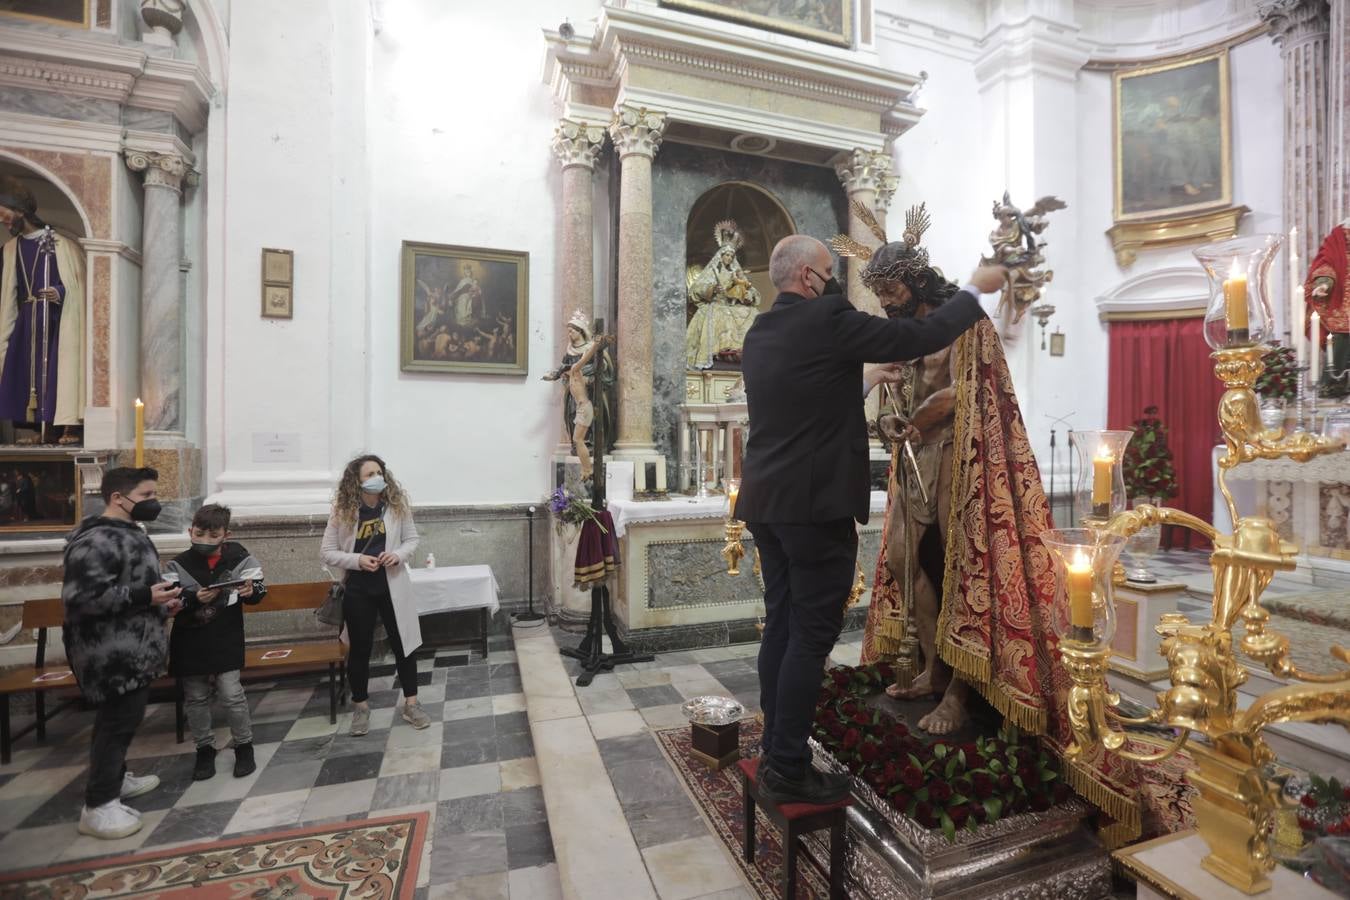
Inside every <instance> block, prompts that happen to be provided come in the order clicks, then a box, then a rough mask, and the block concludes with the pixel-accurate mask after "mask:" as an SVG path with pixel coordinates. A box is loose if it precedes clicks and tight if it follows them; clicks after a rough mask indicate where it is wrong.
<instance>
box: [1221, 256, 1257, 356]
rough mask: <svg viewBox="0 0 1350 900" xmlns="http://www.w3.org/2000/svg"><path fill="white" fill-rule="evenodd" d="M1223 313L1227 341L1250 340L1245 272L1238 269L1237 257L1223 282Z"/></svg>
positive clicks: (1240, 341) (1232, 342)
mask: <svg viewBox="0 0 1350 900" xmlns="http://www.w3.org/2000/svg"><path fill="white" fill-rule="evenodd" d="M1223 303H1224V313H1225V315H1226V317H1227V320H1228V343H1230V344H1236V343H1242V342H1245V341H1248V340H1250V338H1251V330H1250V328H1249V326H1248V322H1247V273H1246V272H1243V271H1241V270H1240V269H1238V260H1237V257H1236V256H1235V257H1233V266H1232V268H1230V269H1229V270H1228V277H1227V278H1226V279H1224V282H1223Z"/></svg>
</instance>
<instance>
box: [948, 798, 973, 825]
mask: <svg viewBox="0 0 1350 900" xmlns="http://www.w3.org/2000/svg"><path fill="white" fill-rule="evenodd" d="M947 815H948V817H950V818H951V820H952V824H953V825H955V826H956V827H957V828H960V827H961V826H963V825H965V824H966V820H967V819H969V818H970V807H969V806H966V805H965V804H964V803H958V804H957V805H956V806H953V807H952V808H951V809H949V810H947Z"/></svg>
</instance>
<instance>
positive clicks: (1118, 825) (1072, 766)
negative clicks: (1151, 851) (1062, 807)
mask: <svg viewBox="0 0 1350 900" xmlns="http://www.w3.org/2000/svg"><path fill="white" fill-rule="evenodd" d="M1064 781H1065V783H1066V784H1068V786H1069V787H1071V788H1073V790H1074V792H1075V793H1076V794H1078V795H1079V796H1080V797H1082V798H1083V799H1084V800H1086V801H1087V802H1089V803H1091V804H1092V805H1093V806H1095V807H1097V808H1099V809H1101V810H1103V811H1104V812H1105V813H1106V814H1107V815H1108V816H1110V817H1111V818H1113V819H1115V821H1114V822H1112V823H1111V824H1110V825H1106V826H1104V827H1103V828H1101V829H1100V832H1099V833H1100V835H1101V838H1102V841H1103V842H1104V843H1105V844H1106V849H1108V850H1114V849H1116V848H1117V847H1122V846H1124V845H1125V844H1128V843H1130V842H1131V841H1133V840H1135V839H1136V838H1138V837H1139V835H1140V834H1141V833H1142V832H1143V830H1144V826H1143V819H1142V814H1141V813H1140V810H1139V803H1138V801H1136V800H1132V799H1130V798H1129V797H1126V796H1125V795H1124V794H1122V793H1120V792H1119V791H1116V790H1114V789H1112V788H1110V787H1108V786H1106V785H1105V784H1103V783H1102V781H1101V779H1100V778H1099V777H1098V776H1097V773H1096V772H1094V771H1092V770H1091V769H1089V768H1087V767H1086V766H1084V765H1082V764H1080V763H1078V762H1075V761H1074V760H1069V759H1066V760H1064Z"/></svg>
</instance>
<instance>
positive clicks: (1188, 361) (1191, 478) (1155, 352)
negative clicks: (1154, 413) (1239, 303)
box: [1106, 318, 1223, 546]
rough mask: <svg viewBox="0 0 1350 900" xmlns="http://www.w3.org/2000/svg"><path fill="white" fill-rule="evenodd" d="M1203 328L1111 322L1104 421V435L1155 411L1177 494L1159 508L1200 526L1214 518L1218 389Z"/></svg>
mask: <svg viewBox="0 0 1350 900" xmlns="http://www.w3.org/2000/svg"><path fill="white" fill-rule="evenodd" d="M1203 327H1204V320H1203V319H1199V318H1192V319H1168V320H1163V321H1156V322H1112V323H1111V357H1110V368H1109V377H1108V381H1107V384H1108V390H1107V406H1106V419H1107V427H1109V428H1130V427H1131V426H1132V425H1133V424H1134V420H1135V419H1138V418H1140V417H1141V416H1143V414H1144V409H1145V407H1149V406H1156V407H1158V417H1159V418H1160V419H1162V422H1163V425H1165V426H1166V427H1167V434H1168V444H1169V446H1170V447H1171V448H1172V456H1173V460H1174V463H1175V465H1176V472H1177V489H1178V492H1179V493H1178V495H1177V496H1176V497H1174V498H1173V499H1171V500H1169V501H1168V504H1167V505H1168V506H1173V507H1176V508H1177V509H1182V510H1185V511H1186V512H1188V513H1191V514H1192V515H1195V516H1199V517H1200V518H1201V519H1204V520H1205V521H1206V522H1208V521H1211V519H1212V517H1213V511H1214V506H1213V501H1214V481H1213V475H1212V474H1211V471H1210V458H1211V454H1212V453H1213V450H1214V445H1215V444H1217V443H1218V442H1219V438H1220V434H1219V422H1218V410H1219V397H1220V396H1222V394H1223V384H1222V383H1221V382H1220V381H1219V380H1218V379H1217V378H1215V377H1214V363H1213V361H1212V360H1211V359H1210V358H1209V354H1210V349H1209V345H1208V344H1206V343H1205V338H1204V333H1203ZM1168 530H1171V529H1168ZM1186 533H1187V534H1189V533H1190V532H1186ZM1174 537H1180V535H1175V536H1174ZM1190 543H1191V541H1190V540H1187V541H1186V544H1187V545H1188V546H1189V545H1190Z"/></svg>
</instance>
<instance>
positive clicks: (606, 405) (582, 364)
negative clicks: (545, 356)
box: [543, 310, 615, 481]
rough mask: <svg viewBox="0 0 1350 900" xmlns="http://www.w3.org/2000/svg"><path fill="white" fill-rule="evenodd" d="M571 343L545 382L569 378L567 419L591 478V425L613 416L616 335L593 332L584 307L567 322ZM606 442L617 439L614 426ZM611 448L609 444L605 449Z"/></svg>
mask: <svg viewBox="0 0 1350 900" xmlns="http://www.w3.org/2000/svg"><path fill="white" fill-rule="evenodd" d="M567 338H568V342H569V346H568V348H567V352H566V353H565V354H563V358H562V363H561V365H559V366H558V368H556V369H554V370H553V371H552V372H549V373H548V374H547V375H545V376H543V380H544V381H559V380H561V381H566V382H567V398H566V400H565V401H564V403H563V419H564V421H565V422H566V424H567V431H568V433H569V434H570V435H571V436H572V451H573V452H574V453H576V455H577V460H578V461H579V462H580V463H581V477H582V480H584V481H590V479H591V472H592V467H593V466H592V462H591V451H590V447H589V446H588V445H587V440H588V439H589V437H590V432H591V425H592V424H594V422H595V420H596V419H597V418H598V419H600V420H601V421H602V422H603V423H605V424H606V425H607V424H608V423H609V422H612V421H613V420H614V419H613V415H612V412H613V409H614V404H613V402H612V401H613V394H614V383H615V377H614V362H613V360H612V359H611V358H610V355H609V352H608V351H607V350H605V347H606V345H608V344H612V343H613V342H614V338H613V336H612V335H607V334H599V335H595V336H592V335H591V324H590V319H589V318H588V317H587V316H586V314H585V313H584V312H582V311H581V310H577V311H576V312H575V313H573V314H572V318H571V319H569V320H568V321H567ZM602 432H603V434H604V435H606V437H605V443H606V445H609V444H612V442H613V440H614V434H613V429H612V428H608V427H604V428H602ZM602 449H603V450H605V451H608V449H609V447H608V446H606V447H604V448H602Z"/></svg>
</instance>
